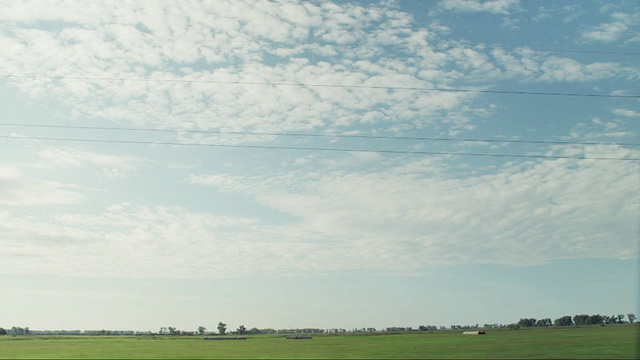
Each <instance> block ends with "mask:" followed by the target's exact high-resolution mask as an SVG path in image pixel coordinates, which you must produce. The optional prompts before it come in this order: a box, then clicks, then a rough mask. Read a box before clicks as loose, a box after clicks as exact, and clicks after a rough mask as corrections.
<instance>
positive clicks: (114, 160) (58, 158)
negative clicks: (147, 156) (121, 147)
mask: <svg viewBox="0 0 640 360" xmlns="http://www.w3.org/2000/svg"><path fill="white" fill-rule="evenodd" d="M36 155H37V156H38V157H39V158H40V159H41V160H43V161H44V163H41V165H39V166H44V167H80V166H85V165H91V166H94V167H97V168H98V169H99V170H100V174H101V175H104V176H107V177H112V178H121V179H122V178H127V177H129V176H131V174H133V173H135V172H136V171H137V170H138V166H139V165H140V164H142V163H146V162H148V161H146V160H143V159H140V158H136V157H130V156H116V155H107V154H101V153H97V152H92V151H85V150H79V149H73V148H62V147H47V148H46V149H44V150H40V151H38V152H36Z"/></svg>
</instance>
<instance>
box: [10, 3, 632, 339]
mask: <svg viewBox="0 0 640 360" xmlns="http://www.w3.org/2000/svg"><path fill="white" fill-rule="evenodd" d="M639 29H640V6H638V3H637V2H633V1H615V2H612V1H595V0H594V1H577V0H576V1H574V2H571V1H563V2H557V1H555V0H554V1H525V0H489V1H480V0H442V1H435V0H434V1H380V2H377V1H334V2H331V1H294V0H290V1H266V0H261V1H238V0H228V1H224V0H210V1H195V0H194V1H191V0H188V1H184V0H181V1H171V0H149V1H141V0H131V1H130V0H103V1H98V0H95V1H94V0H92V1H80V0H58V1H53V0H52V1H47V0H31V1H29V0H22V1H13V0H1V1H0V48H1V49H2V50H1V51H0V264H1V268H0V283H1V284H2V296H0V309H1V310H0V326H2V327H5V328H7V327H12V326H29V327H30V328H31V329H102V328H105V329H132V330H154V331H155V330H157V329H159V327H161V326H174V327H177V328H178V329H182V330H194V329H196V328H197V326H200V325H202V326H205V327H208V328H210V329H214V328H215V325H216V324H217V323H218V321H224V322H226V323H227V324H229V327H230V328H233V329H235V328H236V327H237V326H238V325H240V324H244V325H245V326H247V327H254V326H255V327H261V328H264V327H273V328H285V327H320V328H333V327H343V328H347V329H351V328H354V327H358V328H361V327H370V326H371V327H377V328H382V327H386V326H414V327H417V326H418V325H446V326H449V325H451V324H476V323H479V324H484V323H511V322H517V321H518V319H519V318H521V317H534V318H544V317H550V318H552V319H555V318H557V317H560V316H562V315H574V314H578V313H587V314H595V313H600V314H604V315H611V314H618V313H624V314H626V313H628V312H635V313H636V314H637V313H638V312H639V311H638V309H639V306H638V291H639V290H638V285H637V284H638V280H639V279H638V250H639V247H638V234H639V225H638V223H639V221H638V220H639V218H640V194H639V191H640V177H639V174H640V163H639V159H640V147H639V145H638V144H639V143H640V139H639V132H640V106H639V105H640V101H639V98H638V95H639V94H640V86H639V85H638V84H640V52H638V49H639V47H640V32H639Z"/></svg>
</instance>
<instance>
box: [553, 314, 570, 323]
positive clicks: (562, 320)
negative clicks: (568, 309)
mask: <svg viewBox="0 0 640 360" xmlns="http://www.w3.org/2000/svg"><path fill="white" fill-rule="evenodd" d="M571 324H573V320H571V316H569V315H565V316H563V317H559V318H557V319H555V320H554V321H553V325H555V326H571Z"/></svg>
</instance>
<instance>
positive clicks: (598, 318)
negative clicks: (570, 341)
mask: <svg viewBox="0 0 640 360" xmlns="http://www.w3.org/2000/svg"><path fill="white" fill-rule="evenodd" d="M603 319H604V318H603V317H602V315H600V314H596V315H591V316H589V317H588V318H587V322H586V323H587V324H589V325H599V324H602V322H603Z"/></svg>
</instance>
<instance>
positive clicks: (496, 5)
mask: <svg viewBox="0 0 640 360" xmlns="http://www.w3.org/2000/svg"><path fill="white" fill-rule="evenodd" d="M439 6H440V8H442V9H443V10H447V11H461V12H488V13H491V14H502V15H506V14H510V13H511V12H512V11H513V10H516V9H518V8H519V7H520V0H487V1H480V0H442V1H440V3H439Z"/></svg>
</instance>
